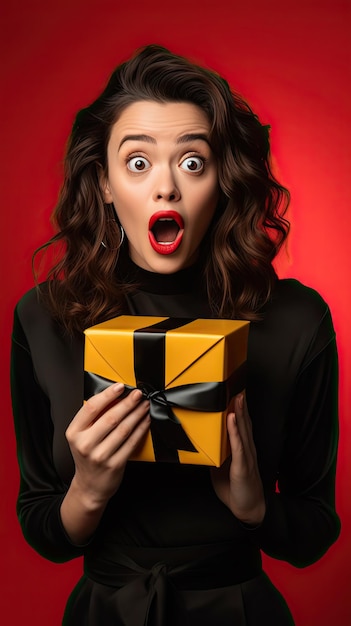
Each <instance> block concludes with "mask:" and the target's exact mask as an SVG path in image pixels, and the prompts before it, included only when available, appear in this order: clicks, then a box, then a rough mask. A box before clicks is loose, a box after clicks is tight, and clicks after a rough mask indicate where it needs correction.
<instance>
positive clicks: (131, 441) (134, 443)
mask: <svg viewBox="0 0 351 626" xmlns="http://www.w3.org/2000/svg"><path fill="white" fill-rule="evenodd" d="M150 424H151V417H150V414H149V413H147V414H146V416H144V417H143V418H142V419H141V420H140V421H139V422H138V424H137V425H136V426H135V428H134V430H132V432H131V433H130V435H129V436H128V437H127V439H125V441H124V442H123V443H122V444H121V445H120V447H119V449H118V450H116V451H115V453H114V454H113V455H112V456H111V462H112V463H114V464H116V463H120V464H121V465H124V464H125V463H126V462H127V461H128V459H130V457H131V456H132V454H133V453H134V452H135V450H136V449H137V448H138V446H139V445H140V443H141V442H142V440H143V439H144V437H145V436H146V434H147V432H148V430H149V428H150Z"/></svg>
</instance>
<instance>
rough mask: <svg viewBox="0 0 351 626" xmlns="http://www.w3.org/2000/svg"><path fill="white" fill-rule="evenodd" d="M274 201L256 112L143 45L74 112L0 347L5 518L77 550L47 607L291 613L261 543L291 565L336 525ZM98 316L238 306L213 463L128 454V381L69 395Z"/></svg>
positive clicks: (323, 309) (328, 422)
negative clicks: (26, 283) (49, 260)
mask: <svg viewBox="0 0 351 626" xmlns="http://www.w3.org/2000/svg"><path fill="white" fill-rule="evenodd" d="M287 203H288V192H287V191H286V190H285V189H284V188H283V187H282V186H281V185H280V184H279V183H278V182H277V181H276V179H275V178H274V176H273V174H272V172H271V170H270V165H269V141H268V130H267V127H264V126H262V125H261V124H260V122H259V120H258V118H257V116H256V115H254V114H253V113H252V111H251V110H250V108H249V107H248V106H247V104H245V103H244V102H243V101H242V99H241V98H240V97H239V96H237V95H235V94H234V95H233V94H232V93H231V91H230V89H229V87H228V85H227V83H226V82H225V81H224V80H223V79H222V78H220V77H219V76H218V75H216V74H215V73H214V72H211V71H209V70H206V69H203V68H201V67H198V66H196V65H193V64H191V63H189V62H188V61H187V60H185V59H183V58H181V57H177V56H175V55H173V54H172V53H170V52H169V51H167V50H165V49H163V48H161V47H158V46H147V47H145V48H143V49H141V50H139V51H138V52H137V53H136V55H135V56H134V57H133V58H132V59H130V60H129V61H127V62H126V63H124V64H122V65H121V66H119V67H118V68H117V69H116V71H115V72H114V73H113V74H112V77H111V79H110V81H109V83H108V85H107V87H106V89H105V90H104V92H103V93H102V94H101V96H100V97H99V98H98V99H97V100H96V101H95V102H94V103H93V104H92V105H91V106H89V107H88V108H86V109H84V110H82V111H80V113H79V114H78V115H77V118H76V121H75V124H74V127H73V130H72V134H71V137H70V141H69V144H68V149H67V155H66V167H65V179H64V184H63V187H62V190H61V194H60V198H59V202H58V205H57V208H56V211H55V223H56V225H57V234H56V235H55V237H54V238H53V239H52V241H51V242H49V244H48V245H51V244H63V246H62V248H60V249H59V252H60V255H61V256H60V258H59V260H58V262H57V264H56V266H55V267H54V268H53V269H52V270H51V272H50V273H49V277H48V280H47V282H46V283H44V284H42V285H40V286H39V287H37V288H36V289H35V290H32V291H30V292H29V293H28V294H26V295H25V296H24V298H22V300H21V301H20V303H19V304H18V306H17V309H16V313H15V323H14V334H13V361H12V385H13V401H14V413H15V423H16V432H17V438H18V451H19V462H20V468H21V487H20V494H19V499H18V514H19V518H20V522H21V525H22V528H23V532H24V535H25V537H26V539H27V540H28V542H29V543H30V544H31V545H32V546H33V547H34V548H35V549H36V550H37V551H38V552H39V553H40V554H42V555H43V556H45V557H46V558H48V559H51V560H53V561H65V560H68V559H72V558H74V557H76V556H79V555H84V568H85V574H84V576H83V578H82V580H81V581H80V582H79V584H78V585H77V587H76V589H75V590H74V591H73V593H72V595H71V598H70V600H69V602H68V604H67V608H66V613H65V617H64V623H65V624H68V625H71V624H72V625H73V624H75V625H76V624H81V625H89V626H97V625H99V626H100V624H104V626H109V625H111V626H112V624H113V625H119V624H123V625H126V626H139V625H142V624H148V625H150V626H151V625H157V626H160V625H161V624H162V625H165V626H172V625H176V624H182V625H183V624H192V625H193V624H198V623H199V624H200V623H201V624H202V625H203V626H206V625H207V624H208V625H210V624H211V625H212V624H214V623H217V624H220V625H221V626H227V625H228V626H229V625H233V624H235V625H245V624H246V625H248V626H251V625H252V626H254V625H256V624H270V625H274V624H276V625H277V626H278V625H279V626H284V625H285V624H292V623H293V621H292V617H291V615H290V613H289V610H288V608H287V607H286V604H285V602H284V600H283V599H282V598H281V596H280V594H279V593H278V591H277V590H276V589H275V588H274V587H273V585H272V584H271V583H270V581H269V580H268V578H267V577H266V575H265V574H264V573H263V572H262V570H261V559H260V550H263V551H264V552H266V553H267V554H269V555H271V556H273V557H276V558H278V559H283V560H286V561H288V562H289V563H292V564H294V565H296V566H297V567H304V566H306V565H309V564H310V563H313V562H314V561H316V560H317V559H318V558H320V556H321V555H322V554H323V553H324V552H325V551H326V550H327V549H328V547H329V546H330V545H331V544H332V543H333V542H334V541H335V540H336V538H337V536H338V533H339V521H338V517H337V515H336V513H335V507H334V481H335V458H336V446H337V413H336V412H337V357H336V347H335V335H334V330H333V326H332V322H331V318H330V313H329V310H328V307H327V305H326V304H325V303H324V301H323V300H322V299H321V297H320V296H319V295H318V294H317V293H316V292H315V291H313V290H311V289H308V288H307V287H304V286H303V285H301V284H300V283H298V282H297V281H294V280H278V278H277V276H276V274H275V271H274V269H273V266H272V261H273V259H274V258H275V256H276V254H277V253H278V251H279V249H280V247H281V246H282V244H283V242H284V241H285V239H286V237H287V233H288V222H287V221H286V220H285V218H284V213H285V211H286V207H287ZM119 314H133V315H161V316H172V317H212V318H216V317H226V318H241V319H247V320H250V321H251V325H250V335H249V347H248V382H247V390H246V396H247V403H246V399H245V397H244V395H243V394H239V395H238V396H236V398H235V403H234V412H230V413H229V414H228V417H227V425H228V434H229V439H230V444H231V452H232V454H231V457H230V459H229V460H228V461H227V462H226V463H225V464H224V465H223V466H222V468H220V469H218V470H215V469H213V470H210V469H209V468H208V467H202V466H190V465H179V464H165V463H140V462H139V463H138V462H133V463H131V462H130V463H129V462H128V459H129V458H130V457H131V455H132V454H133V452H134V450H135V449H136V447H137V446H138V444H139V443H140V441H141V440H142V439H143V437H144V436H145V433H146V432H147V430H148V429H149V427H150V416H149V403H148V400H147V399H144V398H143V396H142V393H141V391H140V390H135V391H134V392H132V393H131V394H129V395H128V396H127V397H125V396H124V393H123V391H124V389H123V385H120V384H114V385H111V386H109V387H108V388H107V389H105V390H104V391H102V392H100V393H98V394H97V395H95V396H94V397H92V398H91V399H89V400H88V401H87V402H86V403H85V404H84V405H83V406H82V401H83V350H84V343H83V333H82V331H83V330H84V329H85V328H87V327H89V326H91V325H93V324H95V323H97V322H98V321H102V320H105V319H109V318H111V317H114V316H116V315H119ZM150 367H152V364H150ZM249 416H250V417H249Z"/></svg>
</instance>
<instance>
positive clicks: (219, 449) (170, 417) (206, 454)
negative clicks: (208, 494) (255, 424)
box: [84, 315, 249, 467]
mask: <svg viewBox="0 0 351 626" xmlns="http://www.w3.org/2000/svg"><path fill="white" fill-rule="evenodd" d="M248 332H249V322H244V321H237V320H221V319H192V320H188V319H180V318H167V317H149V316H132V315H121V316H119V317H116V318H113V319H111V320H108V321H107V322H103V323H102V324H97V325H96V326H92V327H91V328H88V329H87V330H86V331H85V356H84V360H85V362H84V368H85V398H86V399H87V398H88V397H90V396H91V395H93V394H94V393H98V392H99V391H101V390H102V389H104V388H105V387H106V386H107V385H109V384H112V382H115V381H118V382H122V383H124V384H125V386H126V393H129V392H130V391H131V390H132V389H134V388H136V387H139V388H140V389H141V390H142V391H143V393H144V395H145V396H146V397H148V398H149V400H150V414H151V427H150V431H149V432H148V434H147V436H146V437H145V440H144V441H143V443H142V444H141V445H140V447H139V448H138V450H137V451H136V453H135V455H134V456H133V458H132V460H138V461H155V460H156V461H166V462H180V463H189V464H195V465H213V466H216V467H219V466H220V465H221V464H222V463H223V462H224V460H225V459H226V458H227V456H228V455H229V453H230V448H229V442H228V436H227V428H226V415H227V413H228V410H230V405H231V399H232V398H233V396H234V395H235V394H237V393H239V392H240V391H241V390H242V389H243V388H244V387H245V365H246V354H247V339H248Z"/></svg>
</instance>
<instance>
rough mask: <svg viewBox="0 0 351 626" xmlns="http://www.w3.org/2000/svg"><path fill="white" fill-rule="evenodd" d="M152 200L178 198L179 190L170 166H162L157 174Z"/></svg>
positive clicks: (174, 200)
mask: <svg viewBox="0 0 351 626" xmlns="http://www.w3.org/2000/svg"><path fill="white" fill-rule="evenodd" d="M153 196H154V200H155V201H159V200H166V201H167V202H177V201H178V200H180V196H181V194H180V190H179V187H178V185H177V182H176V180H175V177H174V176H173V173H172V170H171V169H170V168H164V169H163V170H162V172H159V175H158V176H157V179H156V183H155V188H154V194H153Z"/></svg>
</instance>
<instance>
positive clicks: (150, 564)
mask: <svg viewBox="0 0 351 626" xmlns="http://www.w3.org/2000/svg"><path fill="white" fill-rule="evenodd" d="M84 572H85V575H86V576H87V577H88V578H90V579H91V580H93V581H95V582H97V583H100V584H103V585H108V586H110V587H115V588H116V592H115V594H114V603H115V604H116V612H117V614H118V615H119V616H120V618H121V620H122V622H121V623H123V624H126V625H129V624H131V625H132V626H176V625H179V624H182V623H183V624H186V623H187V618H186V614H185V607H184V605H183V602H182V594H181V593H179V591H190V590H200V589H201V590H208V589H217V588H222V587H229V586H233V585H240V583H243V582H245V581H247V580H251V579H253V578H255V577H256V576H259V575H260V574H261V572H262V563H261V555H260V551H259V550H258V548H257V547H255V546H253V545H251V544H246V543H240V542H239V541H237V542H225V543H219V544H210V545H201V546H187V547H177V548H144V547H134V546H133V547H128V546H123V548H121V547H120V546H114V545H113V546H111V545H109V546H108V549H107V548H105V547H104V548H103V549H102V550H98V551H97V552H96V553H95V551H94V553H91V554H90V553H88V554H87V555H86V556H85V559H84ZM235 593H237V597H235ZM230 601H231V603H232V604H233V605H235V603H237V605H238V607H237V611H238V612H240V615H241V619H240V621H238V622H235V624H238V626H245V616H244V614H243V610H242V608H241V607H242V600H241V594H240V587H238V588H237V590H236V592H235V591H234V589H233V593H231V600H230ZM239 605H240V606H239ZM234 609H235V607H234ZM234 609H233V610H234Z"/></svg>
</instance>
